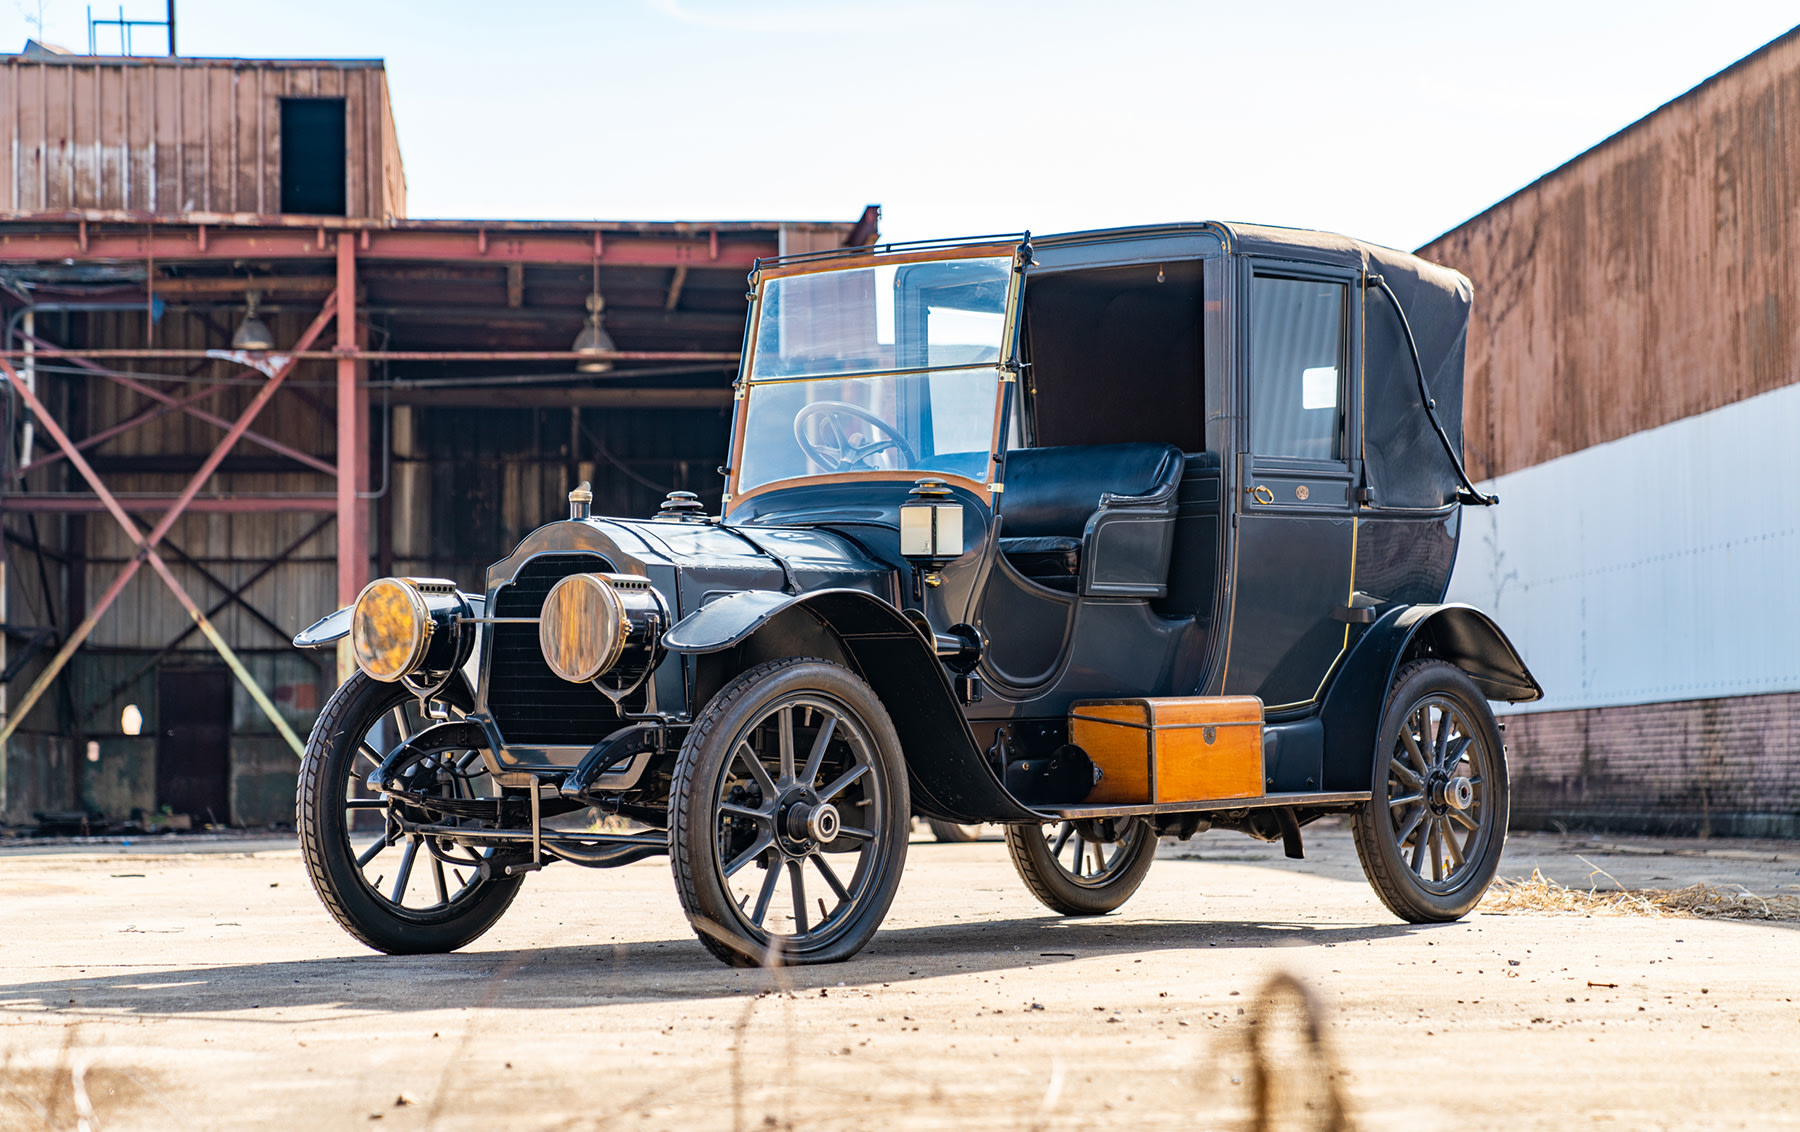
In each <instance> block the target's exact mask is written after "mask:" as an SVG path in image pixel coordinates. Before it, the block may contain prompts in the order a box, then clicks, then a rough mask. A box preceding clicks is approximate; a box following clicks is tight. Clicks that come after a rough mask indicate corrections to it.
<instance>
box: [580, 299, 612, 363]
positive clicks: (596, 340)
mask: <svg viewBox="0 0 1800 1132" xmlns="http://www.w3.org/2000/svg"><path fill="white" fill-rule="evenodd" d="M587 309H588V316H587V325H585V326H583V327H582V328H581V333H580V334H577V335H576V336H575V344H574V345H572V346H570V347H569V349H571V350H573V351H575V352H576V353H577V354H608V353H611V352H612V351H614V350H616V349H618V347H617V346H615V345H613V340H612V335H610V334H608V333H607V332H606V327H605V326H603V325H601V322H600V316H601V315H603V314H605V313H606V300H605V299H603V298H601V297H600V292H598V291H596V292H594V293H593V294H591V295H589V296H588V300H587ZM575 368H576V369H577V370H580V371H581V372H582V373H605V372H606V371H607V370H609V369H611V368H613V364H612V359H610V358H604V357H595V358H589V359H586V360H583V361H580V362H577V363H576V364H575Z"/></svg>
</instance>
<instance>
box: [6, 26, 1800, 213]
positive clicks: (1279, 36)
mask: <svg viewBox="0 0 1800 1132" xmlns="http://www.w3.org/2000/svg"><path fill="white" fill-rule="evenodd" d="M39 7H40V4H39V2H38V0H0V47H5V48H6V49H10V50H16V49H17V48H18V47H19V46H22V45H23V43H24V41H25V39H26V38H27V37H29V36H35V35H36V34H37V32H36V29H35V26H34V22H35V21H36V19H37V17H38V11H39ZM41 7H42V13H43V37H44V38H45V39H47V40H49V41H50V42H53V43H60V44H62V45H64V46H68V47H72V48H75V49H77V50H83V49H85V47H86V44H87V26H86V9H87V5H86V4H75V3H66V2H60V0H44V2H43V3H42V5H41ZM96 7H103V8H105V9H106V11H105V13H104V14H106V15H113V16H116V15H117V9H118V8H119V2H118V0H113V2H112V3H110V4H104V3H103V4H101V5H97V6H96ZM123 8H124V13H125V15H126V16H127V17H128V18H134V19H158V18H161V15H162V11H163V4H162V2H161V0H124V4H123ZM177 10H178V14H179V27H178V35H179V45H180V47H181V50H182V53H183V54H184V55H220V56H242V57H251V58H280V57H351V58H376V57H378V58H383V59H386V61H387V67H388V81H389V85H390V87H391V89H392V92H393V100H394V114H395V119H396V122H397V127H398V131H399V135H400V147H401V151H402V155H403V157H404V160H405V164H406V174H407V193H408V209H407V211H408V213H409V215H411V216H414V217H464V218H467V217H477V218H486V219H575V220H587V219H602V220H741V219H785V220H840V221H847V220H851V219H854V218H855V217H856V216H857V215H858V214H860V212H861V211H862V208H863V206H864V205H865V204H880V205H882V206H883V223H882V234H883V236H884V237H885V238H888V239H895V240H905V239H927V238H937V237H948V236H960V235H973V234H978V233H987V232H1016V231H1020V230H1023V229H1030V230H1032V231H1036V232H1040V233H1043V232H1053V231H1067V230H1071V229H1081V228H1097V227H1107V226H1112V225H1121V224H1138V223H1153V222H1158V221H1171V220H1204V219H1220V220H1249V221H1259V222H1264V223H1271V224H1286V225H1293V226H1299V227H1316V228H1325V229H1331V230H1336V231H1340V232H1344V233H1347V234H1350V235H1354V236H1358V237H1361V238H1364V239H1368V240H1373V241H1376V242H1378V243H1383V244H1388V245H1391V246H1395V247H1401V248H1414V247H1418V246H1419V245H1422V244H1424V243H1426V242H1427V241H1429V240H1430V239H1432V238H1433V237H1434V236H1436V235H1438V234H1440V233H1442V232H1444V231H1446V230H1448V229H1450V228H1453V227H1455V226H1456V225H1457V224H1459V223H1461V222H1462V221H1463V220H1465V219H1467V218H1469V217H1470V216H1473V215H1475V214H1476V213H1478V212H1480V211H1481V210H1482V209H1484V208H1486V207H1488V206H1489V205H1491V204H1493V203H1494V202H1495V201H1498V200H1500V199H1502V198H1504V197H1506V196H1507V195H1508V194H1510V193H1512V192H1514V191H1516V190H1517V189H1519V188H1521V187H1523V186H1524V185H1526V184H1528V183H1530V182H1531V181H1532V180H1534V179H1535V178H1537V177H1538V176H1540V175H1542V174H1543V173H1545V172H1547V171H1549V170H1550V169H1553V168H1555V167H1556V166H1557V165H1559V164H1561V163H1562V162H1564V161H1566V160H1568V159H1569V158H1571V157H1573V156H1575V155H1576V154H1578V153H1580V152H1581V151H1582V150H1584V149H1586V148H1587V147H1589V146H1591V145H1593V144H1595V143H1596V142H1599V141H1601V140H1602V139H1604V138H1605V137H1607V136H1608V135H1610V134H1612V133H1614V132H1616V131H1617V130H1619V129H1620V128H1622V127H1624V126H1626V125H1628V124H1629V123H1631V122H1632V121H1634V120H1635V119H1637V118H1639V117H1642V116H1643V115H1644V114H1646V113H1649V112H1650V111H1651V110H1654V109H1655V108H1656V107H1657V106H1659V105H1661V104H1662V103H1664V102H1666V101H1668V100H1669V99H1671V98H1674V97H1676V96H1678V95H1680V94H1681V93H1682V92H1684V91H1686V90H1688V89H1689V88H1691V87H1693V86H1694V85H1695V84H1697V83H1699V82H1701V81H1703V80H1704V79H1705V78H1707V76H1709V75H1711V74H1714V73H1715V72H1717V71H1719V70H1720V69H1722V68H1724V67H1726V66H1729V65H1730V64H1731V63H1732V62H1734V61H1736V60H1737V59H1739V58H1741V57H1743V56H1744V55H1747V54H1749V53H1750V52H1752V51H1754V50H1755V49H1756V48H1757V47H1759V46H1761V45H1762V44H1764V43H1766V42H1768V41H1769V40H1771V39H1773V38H1775V37H1776V36H1778V35H1780V34H1782V33H1783V32H1785V31H1786V30H1788V28H1789V27H1791V26H1792V25H1793V23H1794V21H1795V19H1796V15H1795V12H1796V9H1794V7H1793V6H1792V5H1791V4H1779V3H1772V2H1763V0H1743V2H1737V3H1733V2H1729V0H1727V2H1718V3H1713V4H1707V5H1698V4H1694V3H1692V2H1691V0H1687V2H1681V3H1672V2H1665V0H1637V2H1634V3H1630V4H1623V3H1605V4H1602V3H1590V2H1585V0H1561V2H1548V0H1515V2H1511V3H1507V4H1496V3H1489V4H1467V3H1464V4H1445V3H1442V2H1441V0H1439V2H1434V3H1399V2H1396V3H1382V2H1379V0H1365V2H1363V3H1355V4H1345V3H1341V2H1339V3H1313V2H1295V3H1287V4H1282V3H1272V2H1265V3H1261V4H1255V3H1244V2H1241V0H1240V2H1237V3H1230V4H1222V3H1220V4H1213V3H1171V2H1166V0H1085V2H1083V3H1064V2H1062V0H1033V2H1015V0H987V2H982V0H968V2H963V3H938V2H916V3H899V2H881V0H869V2H864V3H849V2H841V3H840V2H831V0H797V2H787V0H771V2H767V3H730V2H725V0H601V2H589V3H552V2H545V3H534V2H529V0H513V2H512V3H507V4H493V3H488V4H478V3H466V2H462V0H438V2H435V3H411V2H400V0H360V2H353V0H250V2H246V0H180V3H179V5H178V9H177ZM96 14H101V13H98V12H97V13H96ZM160 34H161V33H160V32H159V31H156V30H149V29H147V30H143V31H140V32H138V33H136V35H135V41H134V42H135V46H136V48H137V50H138V51H139V52H140V53H160V51H161V50H162V48H163V43H162V40H161V38H160ZM100 35H101V36H102V42H101V50H102V51H103V52H116V51H117V50H118V40H117V36H116V32H113V31H111V30H110V29H102V30H101V32H100Z"/></svg>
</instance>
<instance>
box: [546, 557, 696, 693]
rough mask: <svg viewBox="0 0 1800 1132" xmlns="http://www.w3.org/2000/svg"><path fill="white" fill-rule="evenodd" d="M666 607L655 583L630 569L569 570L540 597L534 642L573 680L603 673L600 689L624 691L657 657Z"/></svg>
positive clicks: (557, 669)
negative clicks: (610, 571) (605, 571)
mask: <svg viewBox="0 0 1800 1132" xmlns="http://www.w3.org/2000/svg"><path fill="white" fill-rule="evenodd" d="M668 623H669V609H668V605H667V603H665V602H664V601H663V598H662V595H661V594H659V593H657V591H656V587H654V586H652V585H651V584H650V583H649V582H648V581H647V580H646V579H644V578H640V577H637V576H636V575H634V574H571V575H569V576H568V577H566V578H564V579H563V580H562V581H560V582H558V583H556V585H555V586H554V587H553V588H552V589H551V590H550V593H549V595H548V596H547V597H545V598H544V607H543V611H542V612H541V613H540V615H539V620H538V647H539V648H540V649H541V650H542V651H543V654H544V663H546V664H548V665H549V666H550V671H552V672H554V673H556V674H557V675H558V676H560V677H562V678H563V679H564V680H567V681H569V682H570V683H573V684H586V683H589V682H590V681H595V680H599V679H600V678H601V677H606V680H605V685H606V687H604V688H603V689H602V690H604V691H609V692H612V693H613V694H616V695H623V694H624V693H625V692H627V691H630V690H631V689H633V688H635V687H637V685H638V684H640V683H642V681H643V679H644V677H645V676H647V675H649V673H650V671H651V670H652V669H654V668H655V667H656V664H657V662H658V661H660V660H661V659H662V651H663V650H662V633H663V630H664V629H666V628H667V627H668Z"/></svg>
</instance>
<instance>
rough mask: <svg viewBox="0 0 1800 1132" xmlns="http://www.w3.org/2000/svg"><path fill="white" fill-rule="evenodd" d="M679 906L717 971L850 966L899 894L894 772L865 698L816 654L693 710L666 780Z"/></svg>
mask: <svg viewBox="0 0 1800 1132" xmlns="http://www.w3.org/2000/svg"><path fill="white" fill-rule="evenodd" d="M671 791H672V799H671V804H670V837H669V842H670V849H671V857H672V864H673V867H674V870H675V881H676V887H677V889H678V891H679V892H680V895H681V901H682V905H683V906H684V907H685V908H686V909H687V912H688V915H689V918H690V919H691V920H692V921H693V922H694V924H695V928H696V930H697V931H698V932H699V933H700V938H701V941H702V942H703V943H705V944H706V946H707V947H708V948H710V949H711V950H712V952H713V953H714V954H715V955H717V956H718V957H719V958H720V959H723V960H724V961H725V962H727V963H731V964H734V965H738V966H752V965H756V964H758V963H762V962H765V961H768V960H769V959H771V958H773V959H774V960H775V961H778V962H781V963H796V964H799V963H830V962H835V961H838V960H842V959H848V958H849V957H850V956H852V955H854V954H856V953H857V952H858V951H859V950H861V949H862V947H863V945H864V944H866V943H868V941H869V939H870V937H871V936H873V935H874V934H875V930H876V928H878V927H879V926H880V924H881V921H882V918H883V917H884V916H886V915H887V910H888V905H889V904H891V903H892V902H893V898H894V891H895V889H896V888H897V887H898V886H899V882H900V871H901V868H902V867H903V865H904V864H905V861H906V842H907V834H908V831H909V828H910V825H911V821H910V807H909V805H908V802H907V780H906V767H905V764H904V763H903V762H902V760H901V757H900V741H899V738H898V736H896V735H895V733H894V726H893V723H892V722H891V721H890V720H889V718H888V714H887V711H886V710H885V709H884V708H883V707H882V704H881V701H880V699H878V698H877V697H876V695H875V693H874V691H873V690H872V689H871V688H870V687H869V686H868V685H867V684H865V683H863V682H862V681H861V680H859V679H857V678H856V677H855V676H854V675H852V674H851V673H850V672H848V671H846V670H845V669H844V668H842V667H840V666H838V665H835V664H831V663H829V662H827V661H823V660H811V659H803V658H800V659H783V660H776V661H771V662H769V663H767V664H763V665H759V666H757V667H756V668H752V669H750V670H749V671H748V672H745V673H743V674H742V675H740V676H738V677H737V678H736V679H734V680H732V681H731V682H730V683H728V684H726V686H725V687H724V688H723V689H721V690H720V692H719V694H718V695H716V696H714V697H713V699H712V700H711V702H709V703H708V704H707V705H706V707H705V708H704V709H703V710H702V711H701V712H700V715H699V717H698V718H697V719H696V720H695V721H694V726H693V728H692V730H690V731H689V733H688V737H687V741H686V742H685V743H684V744H683V745H682V749H681V755H680V757H679V758H678V759H677V761H676V765H675V776H674V782H673V784H672V786H671Z"/></svg>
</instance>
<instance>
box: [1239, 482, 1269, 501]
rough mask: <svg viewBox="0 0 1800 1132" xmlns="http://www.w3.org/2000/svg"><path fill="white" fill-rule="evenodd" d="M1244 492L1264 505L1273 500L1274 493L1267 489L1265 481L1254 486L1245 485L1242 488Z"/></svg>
mask: <svg viewBox="0 0 1800 1132" xmlns="http://www.w3.org/2000/svg"><path fill="white" fill-rule="evenodd" d="M1244 494H1245V495H1248V496H1249V497H1250V498H1252V499H1254V500H1256V501H1257V502H1258V503H1260V504H1262V505H1263V506H1265V507H1267V506H1268V505H1269V504H1271V503H1273V502H1275V493H1274V492H1273V491H1270V490H1269V485H1268V484H1266V483H1259V484H1257V485H1256V486H1254V487H1246V488H1245V489H1244Z"/></svg>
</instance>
